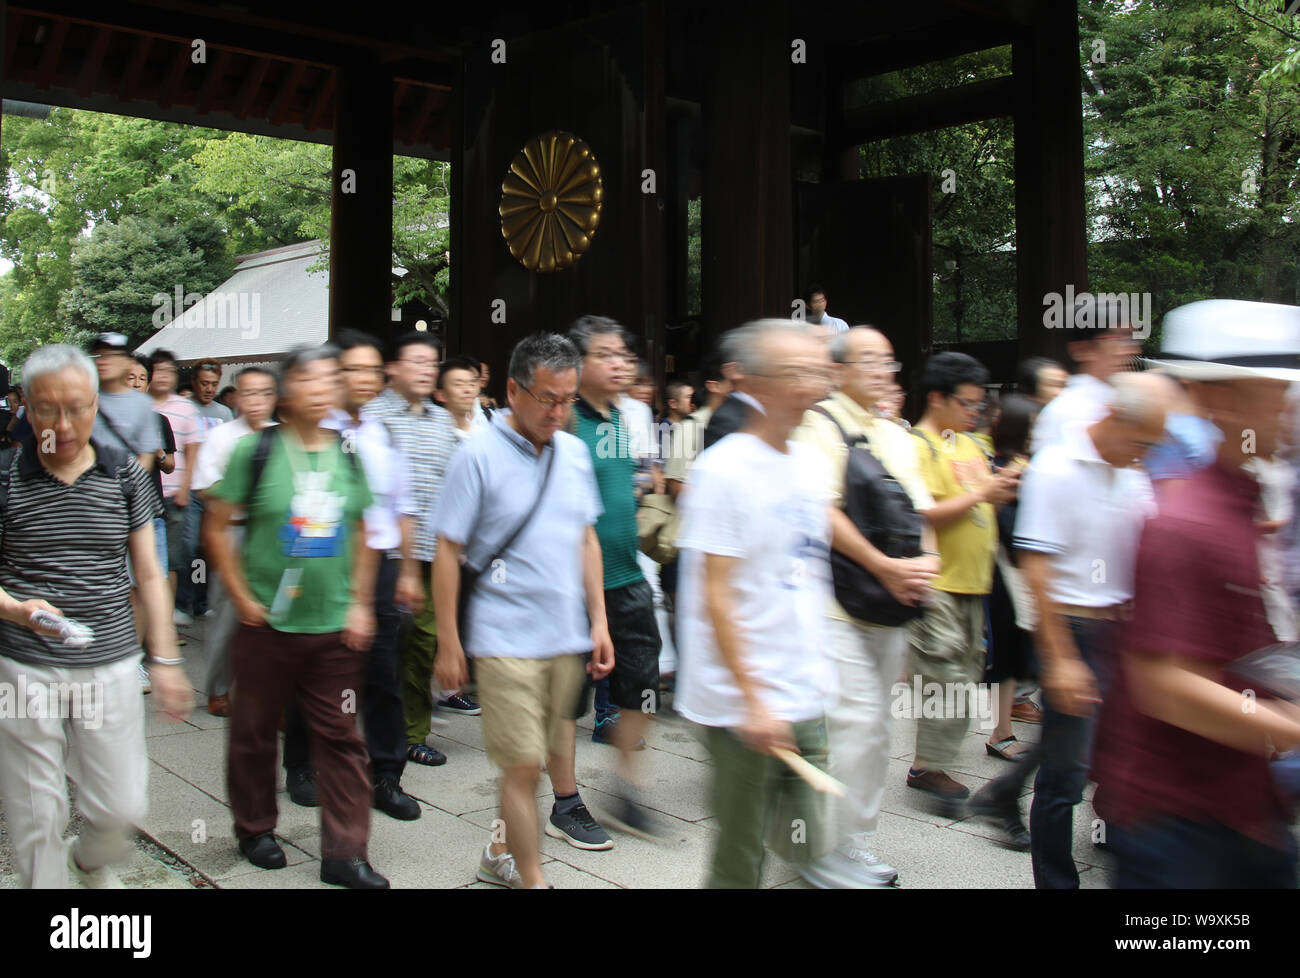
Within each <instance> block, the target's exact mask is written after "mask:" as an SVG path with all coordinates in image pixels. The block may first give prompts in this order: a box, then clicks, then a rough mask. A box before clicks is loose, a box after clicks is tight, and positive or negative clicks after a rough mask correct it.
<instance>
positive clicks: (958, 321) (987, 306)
mask: <svg viewBox="0 0 1300 978" xmlns="http://www.w3.org/2000/svg"><path fill="white" fill-rule="evenodd" d="M1010 73H1011V49H1010V48H1009V47H1002V48H995V49H992V50H989V51H980V52H977V53H975V54H970V55H964V56H962V57H959V58H952V59H949V60H947V61H941V62H936V63H934V64H930V65H924V66H921V67H919V68H912V69H908V70H906V71H897V72H892V73H890V74H888V75H883V76H879V77H876V78H870V79H865V80H863V81H862V82H861V83H859V85H858V86H856V88H855V90H854V92H852V93H851V100H852V102H851V104H852V103H858V104H865V103H867V102H877V101H892V100H894V99H900V98H906V97H908V96H912V95H920V94H923V93H925V92H931V91H935V90H937V89H945V88H955V87H957V86H959V85H966V84H970V83H972V82H978V81H984V80H987V79H990V78H997V77H1000V76H1004V75H1008V74H1010ZM1012 137H1013V131H1012V125H1011V120H1010V119H1009V118H1003V119H990V120H988V121H985V122H976V123H971V124H969V125H965V126H956V127H953V128H950V129H941V130H937V131H933V132H923V133H916V134H914V135H909V136H899V137H896V138H894V139H886V140H880V141H878V142H874V143H867V144H865V145H864V146H863V147H862V149H861V153H860V157H861V168H860V175H861V176H862V177H864V178H866V179H872V178H877V177H889V176H903V175H907V174H914V173H924V174H928V175H929V176H930V177H931V178H932V180H933V197H932V202H931V207H932V211H931V213H932V220H933V224H932V229H931V234H932V249H933V250H932V255H931V261H932V264H933V268H932V272H933V275H934V307H933V308H934V333H933V338H934V340H935V341H937V342H951V341H965V342H970V341H978V340H1000V339H1012V338H1014V337H1015V335H1016V269H1015V252H1014V250H1013V249H1014V248H1015V234H1016V222H1015V151H1014V145H1013V138H1012Z"/></svg>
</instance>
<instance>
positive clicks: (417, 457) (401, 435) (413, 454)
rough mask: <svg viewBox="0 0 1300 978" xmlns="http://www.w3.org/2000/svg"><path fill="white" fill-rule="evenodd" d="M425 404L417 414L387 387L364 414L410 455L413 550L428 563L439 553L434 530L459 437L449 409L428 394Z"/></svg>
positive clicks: (362, 410) (363, 411)
mask: <svg viewBox="0 0 1300 978" xmlns="http://www.w3.org/2000/svg"><path fill="white" fill-rule="evenodd" d="M422 406H423V408H424V410H423V411H421V412H420V413H418V414H417V413H415V412H414V411H412V410H411V405H410V403H409V402H408V401H407V400H406V398H404V397H403V396H402V395H401V394H399V393H397V391H395V390H393V388H391V387H386V388H384V392H383V393H382V394H380V395H379V396H378V397H376V398H375V399H374V400H373V401H371V402H370V403H369V404H366V405H365V406H364V407H362V409H361V416H362V417H363V418H373V419H375V420H376V421H379V422H381V423H382V424H383V426H384V427H385V428H387V429H388V432H389V434H390V435H392V438H393V444H394V445H396V446H397V450H398V451H400V452H401V453H402V455H403V456H404V457H405V459H406V466H407V474H408V475H409V477H410V491H411V499H412V502H413V504H414V506H415V511H416V513H417V514H418V515H417V516H416V520H417V523H416V526H415V540H414V543H413V545H412V547H411V551H412V555H413V556H414V557H415V559H416V560H420V561H424V562H425V563H429V562H431V561H432V560H433V558H434V557H435V556H437V553H438V534H437V533H436V532H435V531H434V515H435V513H436V512H437V509H438V497H439V496H440V495H441V494H442V482H443V479H444V478H445V477H446V475H447V467H448V466H449V465H450V464H451V457H452V455H454V454H455V453H456V449H457V448H459V447H460V439H459V438H457V437H456V419H455V418H453V417H452V416H451V412H450V411H448V410H447V409H446V408H443V407H439V406H438V405H437V404H434V403H433V402H432V401H430V400H428V399H427V398H426V399H425V400H424V402H423V405H422Z"/></svg>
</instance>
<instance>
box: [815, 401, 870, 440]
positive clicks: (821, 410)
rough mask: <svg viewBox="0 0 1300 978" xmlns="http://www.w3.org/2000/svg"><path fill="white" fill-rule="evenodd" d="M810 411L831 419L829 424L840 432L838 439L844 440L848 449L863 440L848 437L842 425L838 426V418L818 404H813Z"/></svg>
mask: <svg viewBox="0 0 1300 978" xmlns="http://www.w3.org/2000/svg"><path fill="white" fill-rule="evenodd" d="M812 409H813V410H814V411H816V412H817V413H818V414H820V415H823V416H824V417H827V418H830V419H831V424H833V425H835V427H836V428H838V429H839V430H840V437H841V438H843V439H844V444H846V445H848V446H849V448H852V447H853V446H854V445H856V444H857V443H858V442H859V441H864V440H865V439H864V438H852V437H850V435H849V433H848V432H847V431H845V430H844V425H842V424H840V421H839V418H837V417H835V415H833V414H831V412H830V411H828V410H827V409H826V408H824V407H822V406H821V405H820V404H814V405H813V406H812Z"/></svg>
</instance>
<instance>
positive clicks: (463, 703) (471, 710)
mask: <svg viewBox="0 0 1300 978" xmlns="http://www.w3.org/2000/svg"><path fill="white" fill-rule="evenodd" d="M438 709H440V710H446V711H447V712H448V713H459V714H460V715H461V716H466V717H476V716H478V715H479V714H481V713H482V712H483V708H482V707H481V706H479V705H478V704H477V703H475V702H474V701H473V700H472V699H470V698H469V697H468V696H463V695H462V694H460V693H452V694H451V695H450V696H444V697H443V698H442V699H440V700H438Z"/></svg>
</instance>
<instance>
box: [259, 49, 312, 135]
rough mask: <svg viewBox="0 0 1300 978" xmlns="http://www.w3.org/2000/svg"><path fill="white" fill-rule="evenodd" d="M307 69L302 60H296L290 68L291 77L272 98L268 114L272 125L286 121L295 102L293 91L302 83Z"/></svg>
mask: <svg viewBox="0 0 1300 978" xmlns="http://www.w3.org/2000/svg"><path fill="white" fill-rule="evenodd" d="M306 70H307V66H306V65H305V64H303V63H302V62H301V61H295V62H294V63H293V67H292V68H290V69H289V77H288V78H287V79H285V80H284V81H283V82H282V83H281V85H280V90H279V91H278V92H276V93H275V98H274V99H272V100H271V107H270V109H269V110H268V111H267V114H266V117H267V120H268V121H269V122H270V123H271V125H273V126H278V125H280V124H281V123H282V122H284V120H285V116H287V115H288V113H289V108H290V106H291V105H292V104H293V93H294V92H295V91H297V89H298V86H299V85H300V84H301V83H302V76H303V72H305V71H306Z"/></svg>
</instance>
